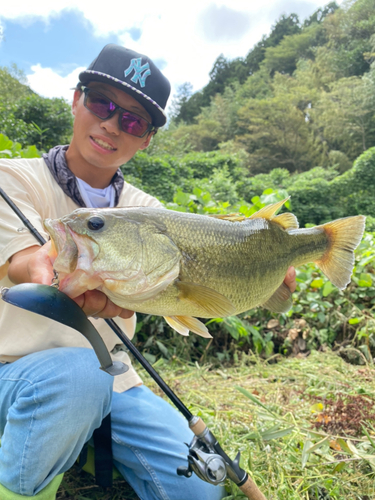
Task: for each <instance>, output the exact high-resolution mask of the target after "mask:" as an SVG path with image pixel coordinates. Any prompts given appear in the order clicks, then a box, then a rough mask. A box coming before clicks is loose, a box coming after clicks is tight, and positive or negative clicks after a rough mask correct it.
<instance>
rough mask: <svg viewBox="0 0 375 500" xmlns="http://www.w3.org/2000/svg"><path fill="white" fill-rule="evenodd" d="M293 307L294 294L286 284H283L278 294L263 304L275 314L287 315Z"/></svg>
mask: <svg viewBox="0 0 375 500" xmlns="http://www.w3.org/2000/svg"><path fill="white" fill-rule="evenodd" d="M292 305H293V299H292V293H291V291H290V290H289V288H288V287H287V285H286V284H285V283H282V284H281V285H280V286H279V288H278V289H277V290H276V292H275V293H274V294H273V295H272V296H271V297H270V298H269V299H268V300H267V302H265V303H264V304H262V307H264V308H266V309H268V310H269V311H272V312H275V313H285V312H287V311H289V309H290V308H291V307H292Z"/></svg>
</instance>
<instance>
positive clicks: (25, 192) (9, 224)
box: [0, 160, 48, 267]
mask: <svg viewBox="0 0 375 500" xmlns="http://www.w3.org/2000/svg"><path fill="white" fill-rule="evenodd" d="M0 186H1V188H2V189H3V190H4V191H5V193H6V194H7V195H8V196H9V198H10V199H11V200H12V201H13V202H14V203H15V204H16V206H17V207H18V208H19V209H20V210H21V212H22V213H23V214H24V216H25V217H26V218H27V219H28V220H29V221H30V222H31V224H32V225H33V226H34V227H35V228H36V229H37V230H38V231H39V232H40V233H41V235H42V236H43V237H44V238H45V239H46V240H47V239H48V233H47V232H46V231H45V229H44V227H43V219H44V218H45V217H44V214H43V208H42V204H43V188H42V186H41V185H39V183H38V179H37V173H36V172H35V173H34V172H31V175H30V174H28V172H27V169H26V170H25V169H23V168H20V165H19V164H18V163H17V160H1V161H0ZM33 245H38V241H37V240H36V239H35V237H34V236H33V235H32V234H31V233H30V231H29V230H28V229H27V228H26V227H25V225H24V224H23V223H22V222H21V220H20V219H19V217H18V216H17V215H16V214H15V213H14V211H13V210H12V209H11V208H10V207H9V205H8V204H7V203H6V202H5V201H4V200H3V198H2V197H0V267H2V266H4V265H5V264H6V263H7V261H8V259H9V258H10V257H11V256H12V255H14V254H15V253H17V252H19V251H21V250H23V249H25V248H28V247H31V246H33Z"/></svg>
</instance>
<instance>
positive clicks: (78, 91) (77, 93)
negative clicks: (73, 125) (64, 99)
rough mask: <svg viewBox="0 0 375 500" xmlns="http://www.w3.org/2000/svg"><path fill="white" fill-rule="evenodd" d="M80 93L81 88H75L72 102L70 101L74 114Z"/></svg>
mask: <svg viewBox="0 0 375 500" xmlns="http://www.w3.org/2000/svg"><path fill="white" fill-rule="evenodd" d="M81 95H82V90H78V89H76V90H75V91H74V95H73V103H72V113H73V115H74V116H75V114H76V109H77V104H78V101H79V99H80V97H81Z"/></svg>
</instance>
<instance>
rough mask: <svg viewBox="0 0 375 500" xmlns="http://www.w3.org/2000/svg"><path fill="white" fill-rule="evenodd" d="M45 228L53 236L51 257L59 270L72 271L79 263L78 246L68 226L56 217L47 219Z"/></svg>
mask: <svg viewBox="0 0 375 500" xmlns="http://www.w3.org/2000/svg"><path fill="white" fill-rule="evenodd" d="M43 224H44V228H45V229H46V231H47V232H48V234H49V235H50V237H51V251H50V253H49V257H50V259H51V261H52V264H53V266H54V269H55V270H56V271H57V272H62V273H72V272H73V271H74V270H75V268H76V265H77V258H78V248H77V245H76V243H75V241H74V239H73V238H72V236H71V232H70V231H69V232H68V231H67V226H66V225H65V224H63V223H61V222H60V221H59V220H56V219H46V220H45V221H44V223H43Z"/></svg>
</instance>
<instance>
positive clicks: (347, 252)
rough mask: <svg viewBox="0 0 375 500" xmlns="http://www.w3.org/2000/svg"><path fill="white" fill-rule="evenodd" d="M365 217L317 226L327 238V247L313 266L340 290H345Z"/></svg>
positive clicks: (347, 218) (355, 217) (361, 234)
mask: <svg viewBox="0 0 375 500" xmlns="http://www.w3.org/2000/svg"><path fill="white" fill-rule="evenodd" d="M365 222H366V217H364V216H363V215H356V216H354V217H345V218H344V219H337V220H335V221H333V222H328V223H327V224H323V225H322V226H317V227H319V228H321V229H323V230H324V232H325V233H326V235H327V236H328V240H329V245H328V249H327V251H326V252H325V253H324V255H323V257H322V258H321V259H319V260H317V261H316V262H315V264H316V265H317V266H318V267H319V268H320V269H321V270H322V271H323V273H324V274H325V275H326V276H327V278H328V279H329V280H330V281H331V282H332V283H333V284H334V285H335V286H337V287H338V288H340V290H342V289H344V288H346V286H347V285H348V283H349V282H350V277H351V275H352V272H353V267H354V250H355V249H356V248H357V246H358V245H359V243H360V241H361V239H362V236H363V231H364V230H365Z"/></svg>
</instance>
